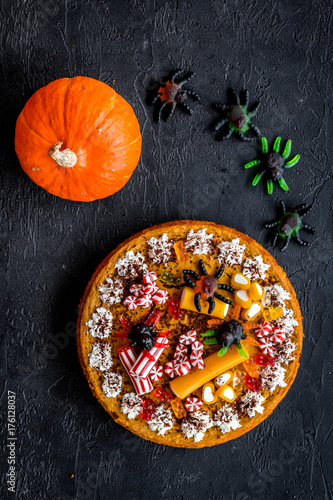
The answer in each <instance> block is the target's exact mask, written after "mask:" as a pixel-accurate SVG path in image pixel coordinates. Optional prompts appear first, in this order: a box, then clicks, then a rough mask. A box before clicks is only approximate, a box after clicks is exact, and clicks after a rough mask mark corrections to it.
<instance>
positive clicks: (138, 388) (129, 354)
mask: <svg viewBox="0 0 333 500" xmlns="http://www.w3.org/2000/svg"><path fill="white" fill-rule="evenodd" d="M118 356H119V359H120V361H121V363H122V365H123V367H124V368H125V370H126V371H127V373H128V375H129V377H130V379H131V381H132V384H133V386H134V389H135V392H136V393H137V395H138V396H142V395H143V394H147V392H151V391H152V390H153V384H152V383H151V381H150V379H149V377H147V378H145V379H144V378H141V379H140V378H139V377H135V376H133V375H132V374H131V368H132V366H133V365H134V363H135V361H136V359H137V356H136V353H135V350H134V349H133V347H130V346H129V345H125V346H124V347H121V348H120V349H118Z"/></svg>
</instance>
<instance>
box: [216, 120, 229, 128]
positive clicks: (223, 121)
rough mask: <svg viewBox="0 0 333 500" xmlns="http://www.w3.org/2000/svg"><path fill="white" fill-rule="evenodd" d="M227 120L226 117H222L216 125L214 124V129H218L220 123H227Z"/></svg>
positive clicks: (220, 125)
mask: <svg viewBox="0 0 333 500" xmlns="http://www.w3.org/2000/svg"><path fill="white" fill-rule="evenodd" d="M227 121H228V118H223V120H221V121H220V122H218V123H217V124H216V125H215V130H218V129H219V128H221V127H222V125H224V124H225V123H227Z"/></svg>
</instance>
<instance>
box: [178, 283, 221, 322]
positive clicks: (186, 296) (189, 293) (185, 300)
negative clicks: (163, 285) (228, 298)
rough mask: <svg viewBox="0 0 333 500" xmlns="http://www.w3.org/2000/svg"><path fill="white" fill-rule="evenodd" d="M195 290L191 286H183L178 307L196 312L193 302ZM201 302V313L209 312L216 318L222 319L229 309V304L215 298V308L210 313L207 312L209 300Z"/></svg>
mask: <svg viewBox="0 0 333 500" xmlns="http://www.w3.org/2000/svg"><path fill="white" fill-rule="evenodd" d="M194 297H195V291H194V290H193V288H189V287H187V286H185V287H184V289H183V292H182V295H181V297H180V307H181V308H182V309H187V310H189V311H194V312H198V311H197V308H196V306H195V303H194ZM200 304H201V313H202V314H209V315H210V314H211V315H212V316H216V317H217V318H221V319H224V318H225V317H226V316H227V314H228V311H229V307H230V306H229V304H226V303H224V302H221V301H220V300H217V301H216V302H215V308H214V310H213V312H212V313H208V311H209V307H210V305H209V302H207V301H206V302H203V301H201V302H200Z"/></svg>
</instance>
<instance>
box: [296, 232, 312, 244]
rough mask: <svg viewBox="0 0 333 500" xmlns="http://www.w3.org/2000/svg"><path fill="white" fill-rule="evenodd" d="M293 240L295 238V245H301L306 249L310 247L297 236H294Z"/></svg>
mask: <svg viewBox="0 0 333 500" xmlns="http://www.w3.org/2000/svg"><path fill="white" fill-rule="evenodd" d="M295 238H296V241H297V243H299V244H300V245H303V246H304V247H308V246H309V245H310V243H309V242H308V241H304V240H302V239H301V238H300V237H299V235H298V234H296V235H295Z"/></svg>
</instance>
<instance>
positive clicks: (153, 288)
mask: <svg viewBox="0 0 333 500" xmlns="http://www.w3.org/2000/svg"><path fill="white" fill-rule="evenodd" d="M142 287H143V293H144V295H154V294H155V293H156V292H157V291H158V290H159V288H158V286H157V285H155V283H148V285H142Z"/></svg>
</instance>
